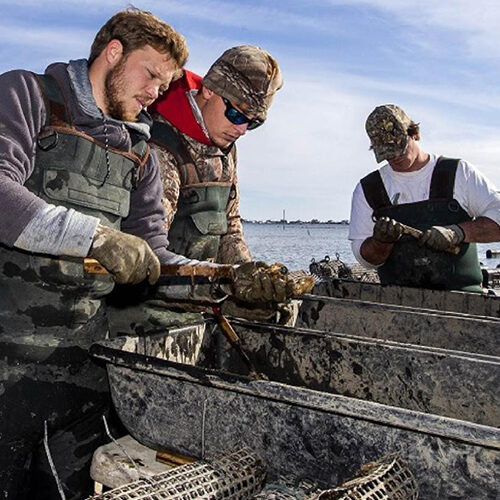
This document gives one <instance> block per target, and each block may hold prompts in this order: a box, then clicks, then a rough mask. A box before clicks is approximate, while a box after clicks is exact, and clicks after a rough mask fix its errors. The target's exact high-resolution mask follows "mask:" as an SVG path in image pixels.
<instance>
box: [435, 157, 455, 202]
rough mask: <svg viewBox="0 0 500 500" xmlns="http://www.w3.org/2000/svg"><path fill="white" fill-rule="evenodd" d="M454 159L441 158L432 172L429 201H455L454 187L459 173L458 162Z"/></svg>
mask: <svg viewBox="0 0 500 500" xmlns="http://www.w3.org/2000/svg"><path fill="white" fill-rule="evenodd" d="M459 161H460V160H457V159H453V158H443V157H442V156H440V157H439V158H438V161H437V163H436V166H435V167H434V172H432V179H431V186H430V190H429V199H430V200H432V199H445V200H452V199H453V187H454V186H455V175H456V173H457V167H458V162H459Z"/></svg>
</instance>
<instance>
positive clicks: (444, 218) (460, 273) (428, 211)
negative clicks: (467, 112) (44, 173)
mask: <svg viewBox="0 0 500 500" xmlns="http://www.w3.org/2000/svg"><path fill="white" fill-rule="evenodd" d="M366 132H367V134H368V136H369V138H370V141H371V148H372V149H373V151H374V153H375V158H376V161H377V162H378V163H380V162H381V161H383V160H387V164H385V165H383V166H382V167H381V168H380V169H378V170H376V171H374V172H372V173H370V174H369V175H367V176H366V177H364V178H363V179H361V181H360V182H359V183H358V185H357V186H356V189H355V190H354V194H353V198H352V206H351V223H350V229H349V239H350V240H351V242H352V249H353V253H354V255H355V256H356V258H357V259H358V261H359V262H360V263H361V264H363V265H365V266H369V267H376V268H377V270H378V274H379V276H380V280H381V282H382V283H384V284H397V285H403V286H417V287H422V288H435V289H448V290H463V291H482V288H481V283H482V275H481V269H480V267H479V262H478V258H477V251H476V245H475V242H491V241H499V240H500V226H499V224H500V195H499V194H498V192H497V190H496V188H495V186H493V184H492V183H491V182H489V181H488V180H487V179H486V178H485V177H484V176H483V175H482V174H481V173H480V172H478V171H477V170H476V169H475V168H474V167H472V166H471V165H470V164H469V163H467V162H466V161H464V160H458V159H450V158H444V157H437V156H436V155H433V154H429V153H427V152H425V151H424V150H422V149H421V147H420V145H419V143H418V141H419V140H420V128H419V124H417V123H415V122H413V121H412V120H411V119H410V118H409V117H408V115H407V114H406V113H405V112H404V111H403V110H402V109H401V108H400V107H398V106H395V105H393V104H388V105H383V106H378V107H377V108H375V110H374V111H373V112H372V113H371V114H370V115H369V116H368V118H367V120H366ZM403 225H407V226H411V227H413V228H416V229H418V230H420V231H422V235H421V236H420V237H419V238H418V239H416V238H415V237H412V236H409V235H407V234H405V228H404V226H403Z"/></svg>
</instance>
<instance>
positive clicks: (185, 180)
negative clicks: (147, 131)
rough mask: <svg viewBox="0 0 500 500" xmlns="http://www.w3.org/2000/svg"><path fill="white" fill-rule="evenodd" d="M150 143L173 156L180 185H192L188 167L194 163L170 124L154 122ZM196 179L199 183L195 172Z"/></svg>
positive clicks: (179, 136)
mask: <svg viewBox="0 0 500 500" xmlns="http://www.w3.org/2000/svg"><path fill="white" fill-rule="evenodd" d="M151 141H152V142H153V143H154V144H157V145H158V146H160V147H162V148H163V149H166V150H167V151H168V152H170V153H171V154H173V155H174V157H175V160H176V163H177V170H178V171H179V175H180V177H181V185H183V186H185V185H186V184H193V179H191V178H190V177H191V176H190V175H189V172H188V168H189V167H188V165H191V166H194V164H195V163H194V160H193V158H192V157H191V155H190V154H189V150H188V147H187V144H186V142H185V140H184V139H183V138H182V136H181V135H180V134H179V133H178V132H177V130H175V129H174V127H172V125H170V123H165V122H158V121H155V122H153V126H152V127H151ZM191 169H192V167H191ZM191 169H190V170H191ZM196 177H197V178H198V182H199V181H200V179H199V176H198V172H196Z"/></svg>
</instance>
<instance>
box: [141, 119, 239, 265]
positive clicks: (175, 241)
mask: <svg viewBox="0 0 500 500" xmlns="http://www.w3.org/2000/svg"><path fill="white" fill-rule="evenodd" d="M151 137H152V141H153V142H154V143H156V144H158V145H159V146H161V147H162V148H164V149H166V150H168V151H169V152H170V153H171V154H173V155H174V157H175V159H176V162H177V169H178V171H179V175H180V179H181V187H180V194H179V200H178V202H177V213H176V214H175V217H174V220H173V221H172V224H171V226H170V229H169V231H168V239H169V242H170V243H169V250H171V251H172V252H175V253H178V254H181V255H185V256H186V257H189V258H190V259H198V260H211V261H216V260H217V254H218V251H219V244H220V239H221V236H223V235H225V234H226V233H227V216H226V207H227V204H228V201H229V200H230V199H231V198H232V197H234V196H235V195H236V189H235V186H234V185H233V183H232V182H202V181H201V180H200V179H201V176H200V175H199V172H198V170H197V168H196V162H195V161H194V160H193V158H192V156H191V154H190V153H189V149H188V145H187V144H186V141H185V140H184V139H183V137H182V136H181V135H180V134H179V133H178V132H177V131H176V130H174V128H173V127H172V126H171V125H170V124H168V123H163V122H155V123H154V124H153V127H152V129H151ZM232 151H234V148H233V150H232ZM222 161H223V162H226V161H228V159H227V157H226V156H222Z"/></svg>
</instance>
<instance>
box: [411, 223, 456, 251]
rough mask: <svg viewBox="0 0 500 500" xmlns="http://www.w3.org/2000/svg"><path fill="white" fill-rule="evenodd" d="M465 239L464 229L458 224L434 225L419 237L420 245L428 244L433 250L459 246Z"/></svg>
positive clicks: (451, 248) (445, 249)
mask: <svg viewBox="0 0 500 500" xmlns="http://www.w3.org/2000/svg"><path fill="white" fill-rule="evenodd" d="M464 239H465V233H464V230H463V229H462V228H461V227H460V226H459V225H457V224H452V225H451V226H432V227H431V228H430V229H427V231H425V232H424V233H423V234H422V236H420V238H419V239H418V244H419V245H420V246H422V245H426V246H428V247H429V248H432V249H433V250H439V251H441V252H446V251H450V250H454V249H455V248H458V245H460V243H462V241H464Z"/></svg>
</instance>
